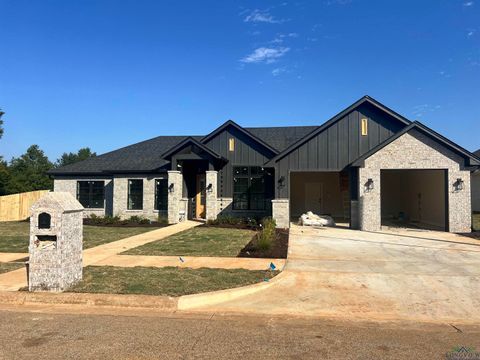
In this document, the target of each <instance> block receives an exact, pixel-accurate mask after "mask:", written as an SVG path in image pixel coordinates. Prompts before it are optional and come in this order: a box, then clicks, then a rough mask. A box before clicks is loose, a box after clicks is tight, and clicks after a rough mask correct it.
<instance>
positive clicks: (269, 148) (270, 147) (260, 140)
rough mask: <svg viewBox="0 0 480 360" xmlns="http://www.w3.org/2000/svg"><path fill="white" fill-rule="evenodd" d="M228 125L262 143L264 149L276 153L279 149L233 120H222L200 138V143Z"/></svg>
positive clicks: (206, 140)
mask: <svg viewBox="0 0 480 360" xmlns="http://www.w3.org/2000/svg"><path fill="white" fill-rule="evenodd" d="M228 126H233V127H234V128H235V129H237V130H239V131H240V132H242V133H244V134H245V135H247V136H249V137H250V138H252V139H253V140H255V141H256V142H257V143H259V144H260V145H262V146H263V147H265V148H266V149H268V150H269V151H271V152H272V153H273V154H275V155H276V154H278V153H279V151H278V150H277V149H275V148H274V147H272V146H271V145H269V144H267V143H266V142H265V141H263V140H262V139H260V138H259V137H257V136H255V135H253V134H252V133H251V132H250V131H248V130H246V129H245V128H243V127H241V126H240V125H238V124H237V123H236V122H235V121H233V120H227V121H226V122H224V123H223V124H222V125H220V126H219V127H218V128H216V129H215V130H213V131H212V132H211V133H210V134H208V135H206V136H204V137H203V138H202V140H201V142H202V143H206V142H208V141H209V140H211V139H212V138H213V137H215V136H216V135H217V134H219V133H220V132H222V131H223V130H225V129H226V128H227V127H228Z"/></svg>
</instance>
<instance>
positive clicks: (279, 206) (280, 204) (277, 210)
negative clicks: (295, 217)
mask: <svg viewBox="0 0 480 360" xmlns="http://www.w3.org/2000/svg"><path fill="white" fill-rule="evenodd" d="M272 217H273V218H274V219H275V222H276V224H277V228H289V227H290V203H289V201H288V199H273V200H272Z"/></svg>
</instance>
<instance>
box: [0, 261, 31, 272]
mask: <svg viewBox="0 0 480 360" xmlns="http://www.w3.org/2000/svg"><path fill="white" fill-rule="evenodd" d="M22 267H23V268H24V267H25V264H24V263H21V262H9V263H0V274H3V273H6V272H10V271H13V270H17V269H20V268H22Z"/></svg>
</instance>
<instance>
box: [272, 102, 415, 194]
mask: <svg viewBox="0 0 480 360" xmlns="http://www.w3.org/2000/svg"><path fill="white" fill-rule="evenodd" d="M362 118H367V119H368V135H366V136H362V135H361V125H360V122H361V119H362ZM405 126H406V125H405V124H403V123H401V122H400V121H398V120H397V119H395V118H394V117H392V116H390V115H388V114H386V113H385V112H383V111H381V110H379V109H376V108H375V107H374V106H372V105H371V104H368V103H366V104H362V105H360V106H359V107H358V108H356V109H355V110H353V111H351V112H350V113H348V114H347V115H345V116H344V117H343V118H341V119H339V120H338V121H336V122H334V123H333V124H332V125H330V126H329V127H327V128H326V129H324V130H323V131H321V132H320V133H318V134H317V135H315V136H314V137H312V138H311V139H309V140H307V141H305V142H304V143H303V144H302V145H300V146H299V147H297V148H296V149H294V150H292V151H291V152H290V153H288V154H287V155H285V156H284V157H283V158H281V159H280V160H278V161H277V164H276V171H277V176H276V179H277V180H278V179H279V178H280V177H282V176H283V177H284V178H285V180H286V182H285V186H283V187H276V188H277V194H276V196H275V197H276V198H288V197H289V182H290V176H289V175H290V172H291V171H341V170H344V169H345V168H347V167H348V165H350V164H351V163H352V162H353V161H354V160H356V159H357V158H358V157H360V156H362V155H363V154H365V153H366V152H368V151H369V150H371V149H373V148H374V147H376V146H377V145H379V144H380V143H382V142H383V141H385V140H387V139H388V138H389V137H391V136H392V135H394V134H395V133H396V132H398V131H400V130H401V129H402V128H404V127H405Z"/></svg>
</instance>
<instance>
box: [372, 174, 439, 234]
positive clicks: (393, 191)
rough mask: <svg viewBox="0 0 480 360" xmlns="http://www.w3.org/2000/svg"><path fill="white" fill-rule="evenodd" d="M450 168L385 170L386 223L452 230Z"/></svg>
mask: <svg viewBox="0 0 480 360" xmlns="http://www.w3.org/2000/svg"><path fill="white" fill-rule="evenodd" d="M446 177H447V171H446V170H382V171H381V207H382V225H384V226H394V227H395V226H398V227H407V228H408V227H410V228H417V229H418V228H420V229H430V230H445V231H448V227H447V224H448V218H447V214H448V212H447V209H448V206H447V201H448V200H447V199H448V197H447V188H446Z"/></svg>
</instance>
